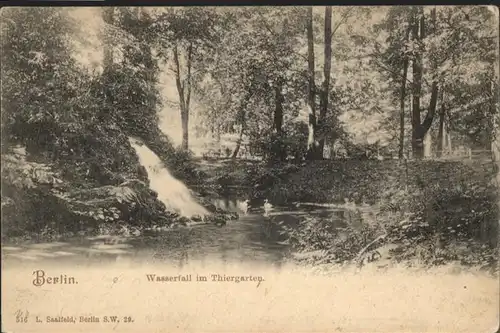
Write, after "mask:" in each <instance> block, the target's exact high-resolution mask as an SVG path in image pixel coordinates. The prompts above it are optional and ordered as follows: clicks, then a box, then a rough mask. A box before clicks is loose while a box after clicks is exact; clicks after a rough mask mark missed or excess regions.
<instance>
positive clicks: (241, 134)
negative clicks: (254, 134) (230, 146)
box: [231, 125, 244, 160]
mask: <svg viewBox="0 0 500 333" xmlns="http://www.w3.org/2000/svg"><path fill="white" fill-rule="evenodd" d="M243 132H244V129H243V125H242V126H241V130H240V136H239V137H238V140H237V141H236V147H235V148H234V151H233V155H231V158H232V159H233V160H234V159H236V157H238V153H239V152H240V148H241V143H242V142H243Z"/></svg>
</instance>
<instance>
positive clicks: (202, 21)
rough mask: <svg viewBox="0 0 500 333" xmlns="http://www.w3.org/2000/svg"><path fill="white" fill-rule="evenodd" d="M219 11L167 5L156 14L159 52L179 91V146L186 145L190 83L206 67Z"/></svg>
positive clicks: (190, 97) (203, 73)
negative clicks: (180, 131)
mask: <svg viewBox="0 0 500 333" xmlns="http://www.w3.org/2000/svg"><path fill="white" fill-rule="evenodd" d="M218 22H219V14H218V12H217V10H216V9H214V8H206V7H192V8H167V9H165V10H163V11H160V12H159V14H158V15H157V16H156V18H155V23H154V30H155V35H156V36H158V40H157V41H156V46H157V47H158V48H159V56H160V57H161V58H163V60H164V61H167V62H170V69H171V71H172V72H173V74H174V76H175V84H176V88H177V93H178V95H179V108H180V115H181V122H182V148H183V149H184V150H188V148H189V117H190V112H191V102H192V91H193V85H194V84H193V83H194V82H195V81H197V80H199V79H201V78H202V77H203V76H204V75H205V73H206V71H205V69H204V66H205V57H206V56H208V54H209V53H210V52H213V51H214V45H215V44H217V40H218V38H219V34H218V33H219V32H218V28H217V27H218Z"/></svg>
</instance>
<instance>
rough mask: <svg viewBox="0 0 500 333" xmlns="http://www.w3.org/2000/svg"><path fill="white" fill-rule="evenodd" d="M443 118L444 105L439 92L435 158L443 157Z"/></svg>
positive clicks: (442, 93)
mask: <svg viewBox="0 0 500 333" xmlns="http://www.w3.org/2000/svg"><path fill="white" fill-rule="evenodd" d="M445 116H446V109H445V105H444V92H443V91H442V90H441V109H440V112H439V129H438V142H437V152H436V154H437V157H442V156H443V151H444V147H445V144H446V142H445V121H444V120H445Z"/></svg>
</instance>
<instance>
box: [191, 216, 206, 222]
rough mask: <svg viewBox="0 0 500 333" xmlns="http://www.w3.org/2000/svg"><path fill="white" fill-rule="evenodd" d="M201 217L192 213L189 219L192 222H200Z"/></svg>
mask: <svg viewBox="0 0 500 333" xmlns="http://www.w3.org/2000/svg"><path fill="white" fill-rule="evenodd" d="M202 220H203V219H202V218H201V216H200V215H193V216H191V221H193V222H201V221H202Z"/></svg>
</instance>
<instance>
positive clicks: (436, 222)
mask: <svg viewBox="0 0 500 333" xmlns="http://www.w3.org/2000/svg"><path fill="white" fill-rule="evenodd" d="M440 167H441V168H442V169H444V168H448V169H449V170H448V172H444V170H441V172H442V173H439V172H436V173H433V174H426V177H425V178H426V179H425V181H423V182H422V181H420V182H419V181H418V180H417V181H415V182H413V183H411V184H410V185H404V184H403V183H398V182H397V181H396V178H393V179H392V181H390V182H387V183H386V184H385V186H381V187H380V189H381V193H380V196H379V198H378V200H377V203H376V205H373V206H371V207H370V208H369V209H368V210H369V212H368V213H367V212H366V209H367V206H365V207H364V208H365V209H364V211H365V213H361V211H363V207H360V206H359V205H358V206H357V207H358V208H359V210H358V209H357V208H354V211H353V212H354V213H355V214H358V217H359V218H360V219H362V224H359V225H358V226H357V227H354V226H353V225H349V224H347V225H346V226H345V227H344V228H337V227H335V225H338V221H336V220H335V219H334V218H313V217H310V218H307V219H305V220H303V221H302V222H301V223H300V225H299V227H297V228H285V229H286V234H287V237H288V239H289V242H290V244H291V245H292V246H293V247H294V248H295V249H296V250H297V251H298V252H299V253H302V255H299V256H298V259H299V260H305V261H306V262H311V263H325V262H326V263H348V262H353V261H355V262H356V263H361V262H363V260H365V259H367V258H368V259H371V258H373V256H374V255H375V257H380V256H382V259H388V260H391V261H393V262H402V261H404V262H406V263H410V264H411V263H415V262H418V264H420V265H424V266H425V265H440V264H445V263H449V262H459V263H461V264H463V265H474V266H481V267H484V268H488V269H491V270H493V271H497V269H498V267H497V266H496V265H497V260H498V247H497V245H498V216H499V215H498V213H499V212H498V206H497V195H498V194H497V189H496V187H495V186H494V184H492V183H491V182H489V181H488V176H489V175H491V174H489V173H486V174H485V173H484V172H478V169H477V168H476V169H475V170H476V173H474V171H473V170H471V169H470V168H468V167H466V166H464V165H461V164H455V163H453V164H451V165H448V166H445V165H444V164H443V165H441V166H440ZM450 172H459V174H455V177H452V178H448V179H446V181H442V179H441V181H438V179H437V178H441V177H443V176H444V175H446V174H448V173H450ZM419 174H421V173H419ZM473 174H474V175H473ZM481 175H482V176H481ZM416 178H422V177H416ZM433 178H434V179H433ZM490 179H491V178H490ZM356 211H357V213H356ZM377 249H378V250H377Z"/></svg>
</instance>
